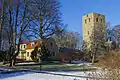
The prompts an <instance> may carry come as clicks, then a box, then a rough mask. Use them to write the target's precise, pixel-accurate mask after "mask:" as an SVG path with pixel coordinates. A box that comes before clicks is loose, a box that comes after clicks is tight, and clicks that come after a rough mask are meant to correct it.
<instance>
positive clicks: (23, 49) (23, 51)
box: [17, 43, 27, 59]
mask: <svg viewBox="0 0 120 80" xmlns="http://www.w3.org/2000/svg"><path fill="white" fill-rule="evenodd" d="M26 47H27V43H21V44H20V52H19V54H18V56H17V58H19V59H26Z"/></svg>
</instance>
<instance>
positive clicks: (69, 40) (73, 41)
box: [53, 31, 79, 49]
mask: <svg viewBox="0 0 120 80" xmlns="http://www.w3.org/2000/svg"><path fill="white" fill-rule="evenodd" d="M53 38H54V39H55V41H56V43H57V45H58V47H66V48H72V49H75V48H77V46H78V44H79V34H78V33H75V32H68V31H63V32H62V33H61V34H59V35H55V36H53Z"/></svg>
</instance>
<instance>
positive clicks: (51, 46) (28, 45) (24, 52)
mask: <svg viewBox="0 0 120 80" xmlns="http://www.w3.org/2000/svg"><path fill="white" fill-rule="evenodd" d="M45 42H46V48H47V49H48V50H49V51H50V54H51V59H53V60H56V59H58V52H59V51H58V47H57V45H56V43H55V41H54V39H52V38H50V39H47V40H46V41H45ZM40 45H41V40H33V41H29V42H23V43H21V44H20V52H19V55H18V56H17V59H23V60H26V61H32V59H31V57H30V56H31V52H32V51H33V50H34V49H35V47H38V49H39V50H40V49H41V47H40Z"/></svg>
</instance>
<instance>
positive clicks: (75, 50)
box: [59, 47, 84, 54]
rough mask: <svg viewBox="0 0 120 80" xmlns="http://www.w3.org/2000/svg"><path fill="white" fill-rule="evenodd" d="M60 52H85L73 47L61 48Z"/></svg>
mask: <svg viewBox="0 0 120 80" xmlns="http://www.w3.org/2000/svg"><path fill="white" fill-rule="evenodd" d="M59 52H69V53H81V54H84V53H83V52H82V51H80V50H78V49H72V48H65V47H64V48H61V47H60V48H59Z"/></svg>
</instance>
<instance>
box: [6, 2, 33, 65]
mask: <svg viewBox="0 0 120 80" xmlns="http://www.w3.org/2000/svg"><path fill="white" fill-rule="evenodd" d="M27 3H28V0H16V1H13V0H6V4H7V9H6V13H7V16H6V17H7V24H6V25H5V26H6V28H5V30H6V32H7V33H8V38H9V45H10V48H9V56H10V57H9V58H10V59H9V60H10V66H13V65H14V64H15V60H16V56H17V55H18V54H19V47H20V41H21V39H22V36H23V34H24V33H25V31H26V29H27V30H28V29H29V22H30V21H31V20H30V19H29V18H28V17H29V13H28V12H27V8H28V4H27ZM16 45H17V47H16Z"/></svg>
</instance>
